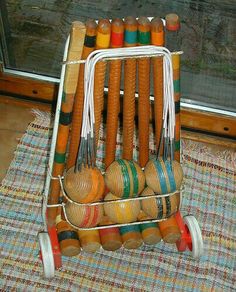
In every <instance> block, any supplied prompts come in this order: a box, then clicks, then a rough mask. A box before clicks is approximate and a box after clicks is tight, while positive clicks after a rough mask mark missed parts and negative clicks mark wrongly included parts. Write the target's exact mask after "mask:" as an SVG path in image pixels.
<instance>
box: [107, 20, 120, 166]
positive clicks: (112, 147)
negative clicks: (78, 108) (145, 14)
mask: <svg viewBox="0 0 236 292" xmlns="http://www.w3.org/2000/svg"><path fill="white" fill-rule="evenodd" d="M123 36H124V24H123V21H122V20H121V19H115V20H114V21H113V22H112V27H111V41H112V42H111V47H112V48H117V47H122V46H123ZM121 65H122V62H121V60H115V61H111V62H110V71H109V82H108V102H107V122H106V125H107V136H106V152H105V167H106V168H107V167H108V166H109V165H110V164H111V163H112V162H113V161H114V160H115V152H116V135H117V129H118V115H119V110H120V80H121Z"/></svg>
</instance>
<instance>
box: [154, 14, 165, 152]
mask: <svg viewBox="0 0 236 292" xmlns="http://www.w3.org/2000/svg"><path fill="white" fill-rule="evenodd" d="M151 43H152V45H155V46H163V45H164V27H163V23H162V20H161V19H160V18H153V19H152V21H151ZM152 66H153V87H154V114H155V140H156V147H158V146H159V144H160V140H161V132H162V126H163V125H162V116H163V57H155V58H152ZM159 153H160V155H162V154H163V149H162V148H160V152H159Z"/></svg>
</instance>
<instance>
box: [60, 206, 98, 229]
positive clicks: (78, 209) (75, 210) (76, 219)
mask: <svg viewBox="0 0 236 292" xmlns="http://www.w3.org/2000/svg"><path fill="white" fill-rule="evenodd" d="M65 213H66V216H67V219H68V220H69V221H70V222H71V223H72V224H73V225H75V226H77V227H81V228H82V227H95V226H97V225H98V224H99V223H100V222H101V220H102V218H103V207H102V205H97V206H83V205H76V204H73V203H70V202H67V203H66V205H65Z"/></svg>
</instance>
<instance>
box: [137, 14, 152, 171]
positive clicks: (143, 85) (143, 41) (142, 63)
mask: <svg viewBox="0 0 236 292" xmlns="http://www.w3.org/2000/svg"><path fill="white" fill-rule="evenodd" d="M138 42H139V45H148V44H150V22H149V20H148V18H146V17H140V18H139V20H138ZM138 94H139V100H138V124H139V164H140V166H141V167H144V166H145V165H146V163H147V161H148V159H149V116H150V100H149V98H150V59H149V58H142V59H140V60H138Z"/></svg>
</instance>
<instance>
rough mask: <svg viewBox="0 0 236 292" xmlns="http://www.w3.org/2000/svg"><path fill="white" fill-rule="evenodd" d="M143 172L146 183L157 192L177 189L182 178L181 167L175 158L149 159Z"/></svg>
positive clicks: (169, 191) (161, 192) (168, 191)
mask: <svg viewBox="0 0 236 292" xmlns="http://www.w3.org/2000/svg"><path fill="white" fill-rule="evenodd" d="M144 173H145V177H146V184H147V185H148V186H149V187H150V188H151V189H153V191H154V192H155V193H158V194H168V193H171V192H174V191H176V190H179V188H180V186H181V183H182V179H183V171H182V167H181V165H180V163H179V162H177V161H175V160H174V161H170V160H163V159H156V160H149V161H148V163H147V165H146V166H145V169H144Z"/></svg>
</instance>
